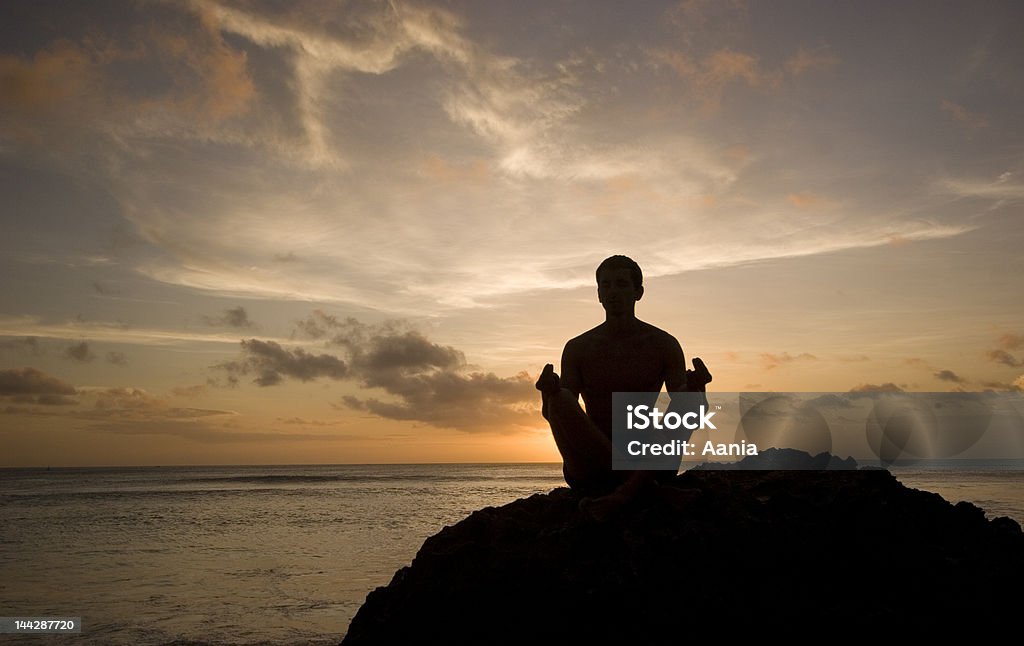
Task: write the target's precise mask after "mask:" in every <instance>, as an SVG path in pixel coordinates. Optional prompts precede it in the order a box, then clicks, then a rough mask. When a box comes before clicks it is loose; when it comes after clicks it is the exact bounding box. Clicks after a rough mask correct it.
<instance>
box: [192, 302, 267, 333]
mask: <svg viewBox="0 0 1024 646" xmlns="http://www.w3.org/2000/svg"><path fill="white" fill-rule="evenodd" d="M203 320H204V321H206V324H207V325H212V326H217V327H233V328H251V327H254V323H253V322H252V321H251V320H250V319H249V314H248V312H246V311H245V308H244V307H242V306H241V305H239V306H238V307H233V308H230V309H227V310H224V313H223V314H221V315H220V316H204V317H203Z"/></svg>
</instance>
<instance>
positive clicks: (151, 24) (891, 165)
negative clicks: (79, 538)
mask: <svg viewBox="0 0 1024 646" xmlns="http://www.w3.org/2000/svg"><path fill="white" fill-rule="evenodd" d="M1022 23H1024V6H1022V5H1021V4H1020V3H1013V2H1006V3H985V4H983V5H977V4H975V3H971V2H962V3H961V2H945V3H939V4H936V3H932V2H920V3H915V2H899V3H884V2H870V3H860V2H858V3H843V4H837V3H820V2H770V3H768V2H753V3H749V4H748V3H745V2H741V1H739V0H737V1H720V2H719V1H715V2H712V1H707V2H701V1H686V2H682V3H653V2H652V3H612V2H607V3H605V2H558V3H552V2H547V1H543V2H540V1H538V2H468V1H467V2H443V3H442V2H437V3H428V2H398V1H395V2H342V1H326V0H323V1H311V2H295V3H291V2H288V3H277V2H260V1H256V0H252V1H238V2H215V1H206V0H194V1H192V2H185V1H180V2H158V1H155V0H153V1H142V0H139V1H130V0H121V1H119V2H89V3H68V4H64V5H60V6H59V7H58V6H52V5H49V4H42V3H36V2H29V1H25V2H11V3H4V4H3V5H2V6H0V32H2V39H0V183H2V194H3V196H4V199H3V200H2V201H0V224H2V231H3V235H2V236H0V263H2V269H3V276H4V279H3V283H2V285H3V288H2V291H0V445H2V447H3V451H2V452H0V466H31V465H40V466H44V465H53V466H58V465H134V464H138V465H151V464H163V465H169V464H236V463H257V464H258V463H345V462H464V461H528V460H551V461H554V460H557V459H558V454H557V452H556V450H555V448H554V445H553V443H552V441H551V440H550V438H549V435H548V433H547V432H546V431H545V423H544V421H543V419H542V418H541V417H540V415H539V412H538V410H537V404H538V402H537V396H536V391H535V390H534V389H533V385H532V384H533V381H534V379H535V378H536V375H537V374H538V372H539V370H540V368H541V367H542V366H543V364H544V363H546V362H553V363H556V364H557V362H558V359H559V356H560V353H561V348H562V345H563V344H564V343H565V341H566V340H567V339H569V338H571V337H573V336H575V335H577V334H579V333H580V332H582V331H583V330H586V329H589V328H590V327H593V326H594V325H596V324H597V323H599V322H600V321H601V320H602V318H603V313H602V310H601V309H600V306H599V304H598V303H597V299H596V289H595V286H594V275H593V272H594V268H595V267H596V266H597V264H598V263H599V262H600V261H601V260H602V259H603V258H605V257H606V256H608V255H611V254H615V253H624V254H627V255H629V256H631V257H633V258H634V259H636V260H637V261H638V262H639V263H640V265H641V266H642V267H643V269H644V271H645V284H646V288H647V292H646V295H645V297H644V299H643V300H642V301H641V303H640V304H639V305H638V310H637V311H638V315H639V316H640V318H642V319H644V320H646V321H648V322H650V323H653V324H655V325H657V326H659V327H662V328H663V329H665V330H667V331H669V332H671V333H673V334H674V335H675V336H676V337H677V338H679V340H680V341H681V343H682V344H683V347H684V350H685V352H686V354H687V357H688V358H689V357H692V356H700V357H702V358H703V359H704V360H705V361H706V362H707V363H708V365H709V367H710V368H711V370H712V372H713V373H714V375H715V381H714V383H713V387H714V388H715V389H716V390H719V391H742V390H778V391H785V390H798V391H846V390H850V389H853V388H865V387H871V386H884V385H889V387H899V388H902V389H904V390H917V391H944V390H956V389H962V390H985V389H990V390H1014V389H1016V390H1020V389H1021V388H1024V322H1022V321H1024V317H1022V314H1024V306H1022V299H1021V296H1020V293H1021V290H1020V276H1021V275H1024V258H1022V255H1021V253H1020V250H1021V249H1022V247H1024V220H1022V217H1024V213H1022V207H1024V130H1022V126H1024V120H1022V118H1021V115H1022V114H1024V110H1022V106H1024V77H1022V76H1021V74H1020V70H1021V69H1022V68H1024V42H1022V41H1021V39H1020V38H1019V33H1018V32H1019V29H1018V27H1019V25H1020V24H1022Z"/></svg>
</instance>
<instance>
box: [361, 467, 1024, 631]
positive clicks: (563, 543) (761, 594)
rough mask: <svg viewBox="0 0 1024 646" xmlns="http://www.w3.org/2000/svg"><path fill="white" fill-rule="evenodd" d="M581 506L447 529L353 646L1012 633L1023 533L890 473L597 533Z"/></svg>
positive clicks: (371, 599) (635, 510)
mask: <svg viewBox="0 0 1024 646" xmlns="http://www.w3.org/2000/svg"><path fill="white" fill-rule="evenodd" d="M808 458H809V456H808ZM579 500H580V498H579V496H578V495H577V494H576V493H574V492H572V491H570V490H568V489H556V490H554V491H552V492H551V493H548V494H544V495H540V494H538V495H534V496H531V497H529V498H526V499H522V500H517V501H515V502H513V503H510V504H508V505H505V506H503V507H500V508H492V507H489V508H486V509H481V510H480V511H477V512H475V513H473V514H472V515H470V516H469V517H468V518H466V519H465V520H463V521H461V522H459V523H458V524H456V525H454V526H452V527H446V528H445V529H444V530H442V531H441V532H439V533H438V534H436V535H435V536H432V537H431V538H429V539H427V541H426V542H425V543H424V544H423V546H422V548H421V549H420V551H419V553H418V554H417V555H416V558H415V560H414V561H413V563H412V565H411V566H409V567H405V568H402V569H401V570H399V571H398V572H397V573H396V574H395V576H394V578H393V580H392V581H391V583H390V584H389V585H388V586H386V587H383V588H378V589H377V590H374V591H373V592H371V593H370V595H369V596H368V597H367V599H366V603H365V604H364V605H363V607H362V608H361V609H360V610H359V612H358V614H357V615H356V616H355V618H354V619H353V621H352V623H351V626H350V627H349V631H348V634H347V635H346V638H345V640H344V642H343V643H344V644H345V645H346V646H353V645H359V644H408V643H413V642H415V643H440V644H468V643H474V644H493V643H496V642H497V643H516V644H528V643H534V642H539V643H569V644H574V643H584V642H590V643H609V642H615V641H617V642H622V643H628V644H658V643H680V642H686V641H687V640H689V639H692V638H693V637H726V636H731V637H735V636H737V635H741V634H750V635H752V636H753V635H756V636H761V637H765V636H768V635H774V636H782V637H790V638H792V637H803V638H806V637H817V638H830V637H832V636H834V635H842V634H845V635H848V636H849V637H851V638H857V637H861V638H863V637H869V636H873V635H887V636H892V635H893V634H904V635H905V634H911V633H916V634H918V635H920V634H922V633H930V634H935V633H938V632H940V631H944V630H946V629H947V628H948V627H949V626H950V625H956V626H959V627H960V628H964V629H971V630H976V629H977V630H982V631H985V630H994V629H995V627H997V626H1010V627H1015V626H1016V623H1017V613H1018V612H1019V609H1020V606H1021V594H1020V593H1019V592H1018V590H1019V589H1020V585H1021V582H1022V580H1024V579H1022V575H1024V536H1022V534H1021V529H1020V526H1019V525H1018V524H1017V523H1016V522H1015V521H1013V520H1010V519H1006V518H1000V519H995V520H992V521H989V520H986V518H985V515H984V513H983V511H982V510H981V509H979V508H978V507H975V506H974V505H971V504H968V503H959V504H957V505H952V504H950V503H948V502H946V501H945V500H943V499H942V498H941V497H940V496H938V495H937V494H934V493H927V492H924V491H917V490H914V489H909V488H907V487H905V486H903V485H902V484H900V483H899V482H898V481H897V480H896V479H895V478H894V477H893V476H892V475H891V474H889V473H888V472H887V471H884V470H835V471H833V470H828V471H826V470H819V471H807V470H804V471H718V470H699V471H698V470H691V471H688V472H686V473H684V474H682V475H680V476H678V477H677V478H676V480H675V481H674V482H673V483H672V484H671V485H668V486H662V487H655V488H652V490H651V491H650V492H649V493H647V494H645V495H644V496H643V497H642V498H640V499H638V500H636V501H635V502H634V504H633V505H631V506H630V507H629V508H628V509H626V510H625V511H623V512H622V513H620V514H619V515H618V516H616V517H615V518H613V519H611V520H609V521H606V522H603V523H595V522H593V521H590V520H588V518H587V517H586V516H585V515H584V514H582V513H581V512H580V511H579Z"/></svg>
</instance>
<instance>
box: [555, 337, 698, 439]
mask: <svg viewBox="0 0 1024 646" xmlns="http://www.w3.org/2000/svg"><path fill="white" fill-rule="evenodd" d="M637 324H638V325H637V326H636V328H635V329H634V330H631V331H630V332H629V333H626V334H614V335H613V334H611V333H609V331H608V329H607V327H606V325H605V324H602V325H599V326H597V327H595V328H593V329H592V330H588V331H587V332H584V333H583V334H581V335H580V336H578V337H576V338H574V339H572V340H570V341H569V342H568V343H566V344H565V350H564V352H563V353H562V384H563V385H564V386H565V387H566V388H568V389H569V390H571V391H573V392H575V393H579V394H580V395H582V396H583V401H584V403H585V404H586V409H587V416H588V417H590V419H592V420H593V421H594V423H595V424H596V425H597V426H598V428H600V429H601V431H602V432H603V433H604V434H605V435H607V436H608V437H611V425H612V393H614V392H658V391H659V390H661V387H662V385H663V384H667V385H668V388H669V390H670V391H673V390H681V389H682V388H683V386H684V385H685V383H686V366H685V363H684V359H683V351H682V348H681V347H680V346H679V342H678V341H677V340H676V339H675V337H673V336H672V335H671V334H669V333H668V332H665V331H664V330H660V329H658V328H656V327H654V326H653V325H650V324H648V323H644V322H643V321H639V320H638V321H637Z"/></svg>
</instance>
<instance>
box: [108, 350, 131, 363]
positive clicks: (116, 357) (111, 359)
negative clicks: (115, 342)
mask: <svg viewBox="0 0 1024 646" xmlns="http://www.w3.org/2000/svg"><path fill="white" fill-rule="evenodd" d="M106 357H107V363H112V364H114V365H115V366H126V365H128V355H126V354H125V353H123V352H116V351H114V350H111V351H110V352H108V353H107V354H106Z"/></svg>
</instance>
